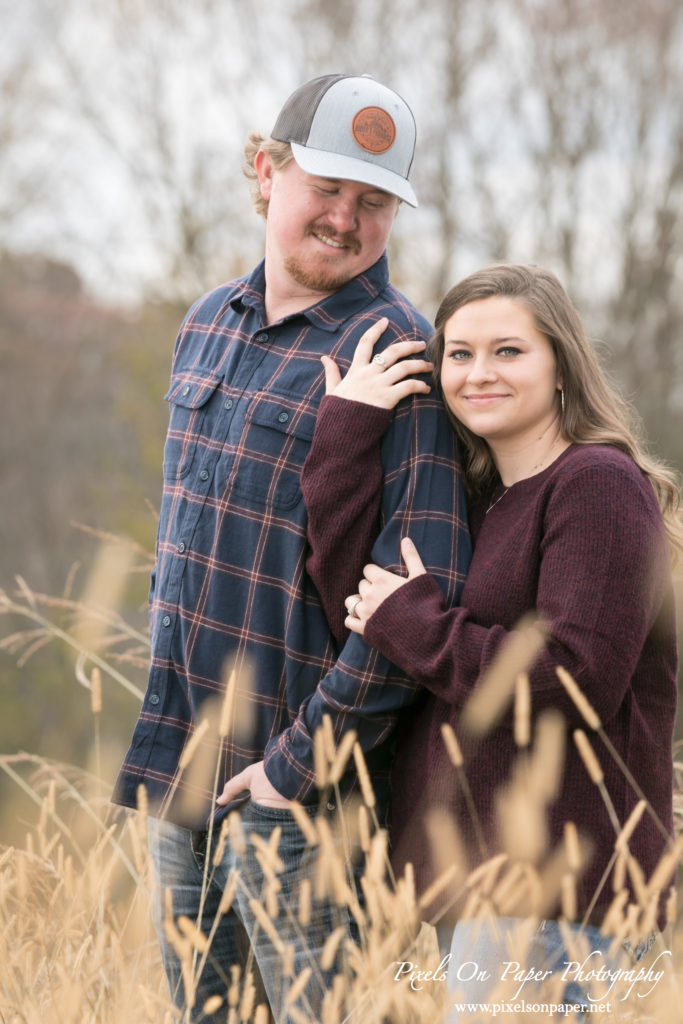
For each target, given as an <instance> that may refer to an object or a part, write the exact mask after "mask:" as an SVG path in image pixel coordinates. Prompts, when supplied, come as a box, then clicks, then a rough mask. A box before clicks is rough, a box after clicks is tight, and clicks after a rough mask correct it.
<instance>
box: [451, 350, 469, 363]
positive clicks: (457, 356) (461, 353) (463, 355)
mask: <svg viewBox="0 0 683 1024" xmlns="http://www.w3.org/2000/svg"><path fill="white" fill-rule="evenodd" d="M448 358H449V359H452V360H453V361H454V362H456V363H462V362H464V361H465V360H466V359H469V358H470V353H469V352H468V351H467V349H466V348H452V349H451V351H450V352H449V353H448Z"/></svg>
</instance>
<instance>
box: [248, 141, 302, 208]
mask: <svg viewBox="0 0 683 1024" xmlns="http://www.w3.org/2000/svg"><path fill="white" fill-rule="evenodd" d="M260 149H262V150H263V152H264V153H267V154H268V156H269V157H270V159H271V160H272V162H273V168H274V169H275V170H276V171H280V170H282V168H283V167H285V166H286V165H287V164H288V163H289V161H290V160H292V159H293V157H292V147H291V145H290V144H289V142H279V141H278V139H266V138H264V137H263V135H259V133H258V132H249V135H248V137H247V141H246V143H245V145H244V163H243V164H242V171H243V173H244V176H245V178H248V180H249V182H250V188H251V201H252V202H253V204H254V209H255V210H256V212H257V213H260V214H261V216H262V217H267V216H268V200H267V199H264V198H263V196H262V195H261V187H260V185H259V180H258V175H257V173H256V168H255V166H254V161H255V160H256V154H257V153H258V151H259V150H260Z"/></svg>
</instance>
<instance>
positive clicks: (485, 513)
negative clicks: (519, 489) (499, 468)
mask: <svg viewBox="0 0 683 1024" xmlns="http://www.w3.org/2000/svg"><path fill="white" fill-rule="evenodd" d="M509 490H510V488H509V487H506V488H505V490H504V491H503V493H502V494H501V495H500V497H498V498H496V500H495V501H492V502H491V504H490V505H489V507H488V508H487V509H486V511H485V512H484V515H485V516H487V515H488V514H489V512H490V511H491V509H492V508H495V506H496V505H497V504H498V502H499V501H502V500H503V498H504V497H505V495H506V494H507V492H508V491H509Z"/></svg>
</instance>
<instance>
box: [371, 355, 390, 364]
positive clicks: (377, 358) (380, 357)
mask: <svg viewBox="0 0 683 1024" xmlns="http://www.w3.org/2000/svg"><path fill="white" fill-rule="evenodd" d="M372 361H373V363H377V365H378V366H386V365H387V361H386V359H385V358H384V356H383V355H382V354H381V353H379V352H378V353H377V355H376V356H373V357H372Z"/></svg>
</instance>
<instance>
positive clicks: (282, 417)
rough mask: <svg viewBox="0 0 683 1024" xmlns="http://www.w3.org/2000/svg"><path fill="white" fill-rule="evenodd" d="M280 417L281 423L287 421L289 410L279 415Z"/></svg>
mask: <svg viewBox="0 0 683 1024" xmlns="http://www.w3.org/2000/svg"><path fill="white" fill-rule="evenodd" d="M278 419H279V421H280V423H286V422H287V420H288V419H289V413H288V412H281V413H280V415H279V416H278Z"/></svg>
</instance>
